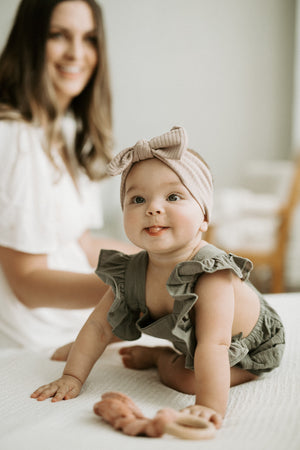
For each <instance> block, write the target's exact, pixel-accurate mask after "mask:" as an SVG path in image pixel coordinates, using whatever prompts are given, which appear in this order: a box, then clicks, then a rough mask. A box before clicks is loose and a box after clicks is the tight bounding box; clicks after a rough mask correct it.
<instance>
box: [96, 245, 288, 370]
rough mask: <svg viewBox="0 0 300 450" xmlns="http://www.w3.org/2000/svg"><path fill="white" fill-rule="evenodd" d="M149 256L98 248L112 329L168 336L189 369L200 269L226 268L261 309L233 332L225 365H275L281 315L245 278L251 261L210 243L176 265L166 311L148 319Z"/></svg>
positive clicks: (130, 335)
mask: <svg viewBox="0 0 300 450" xmlns="http://www.w3.org/2000/svg"><path fill="white" fill-rule="evenodd" d="M147 262H148V255H147V252H145V251H142V252H140V253H137V254H135V255H125V254H124V253H121V252H118V251H115V250H102V251H101V253H100V256H99V262H98V267H97V269H96V274H97V275H98V276H99V277H100V278H101V279H102V280H103V281H104V282H105V283H106V284H108V285H109V286H111V287H112V289H113V292H114V295H115V299H114V302H113V305H112V306H111V308H110V310H109V312H108V316H107V318H108V321H109V323H110V325H111V326H112V330H113V333H114V334H115V335H116V336H117V337H118V338H120V339H122V340H129V341H131V340H135V339H138V338H139V337H140V336H141V334H142V333H145V334H148V335H151V336H155V337H158V338H162V339H167V340H169V341H170V342H172V344H173V345H174V347H175V349H176V350H177V351H179V352H180V353H182V354H184V355H185V367H186V368H188V369H193V368H194V352H195V347H196V339H195V331H194V326H193V324H192V321H191V319H190V315H189V312H190V310H191V309H192V308H193V305H194V304H195V302H196V301H197V298H198V296H197V295H196V294H195V293H194V292H193V289H194V286H195V283H196V281H197V280H198V278H199V277H200V276H201V274H203V273H214V272H216V271H218V270H224V269H231V270H232V271H233V272H234V273H235V274H236V275H237V276H238V277H239V278H240V279H242V280H244V281H245V282H246V283H247V284H249V285H250V286H251V287H252V288H253V289H254V290H255V292H257V294H258V296H259V299H260V314H259V318H258V320H257V323H256V325H255V326H254V328H253V330H252V331H251V333H250V334H249V335H248V336H247V337H245V338H243V335H242V333H239V334H238V335H236V336H233V337H232V341H231V345H230V348H229V361H230V366H231V367H232V366H238V367H241V368H243V369H246V370H248V371H250V372H252V373H254V374H256V375H260V374H262V373H264V372H269V371H270V370H272V369H274V368H275V367H278V366H279V364H280V360H281V358H282V354H283V350H284V343H285V339H284V328H283V325H282V322H281V320H280V317H279V316H278V314H277V313H276V312H275V311H274V310H273V308H271V307H270V306H269V305H268V303H267V302H266V301H265V300H264V298H263V296H262V295H261V294H260V293H259V292H258V291H257V290H256V289H255V287H254V286H253V285H252V284H251V283H250V281H249V280H248V277H249V274H250V272H251V270H252V263H251V261H249V260H248V259H246V258H242V257H240V256H236V255H233V254H231V253H229V254H227V253H226V252H224V251H223V250H220V249H218V248H217V247H215V246H213V245H210V244H208V245H206V246H204V247H202V248H201V249H200V250H199V252H198V253H197V254H196V255H195V256H194V258H193V259H192V260H191V261H185V262H181V263H179V264H177V266H176V267H175V268H174V270H173V271H172V273H171V275H170V277H169V279H168V282H167V289H168V292H169V293H170V295H171V296H172V297H173V298H174V307H173V312H172V313H171V314H167V315H166V316H163V317H161V318H159V319H157V320H153V319H152V318H151V315H150V313H149V310H148V308H147V306H146V302H145V284H146V283H145V282H146V270H147Z"/></svg>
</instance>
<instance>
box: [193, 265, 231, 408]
mask: <svg viewBox="0 0 300 450" xmlns="http://www.w3.org/2000/svg"><path fill="white" fill-rule="evenodd" d="M195 292H196V293H197V295H198V301H197V303H196V305H195V332H196V339H197V346H196V351H195V357H194V370H195V379H196V405H201V406H204V407H207V408H211V409H212V410H213V411H216V412H217V413H219V414H220V415H221V416H222V417H223V416H224V414H225V411H226V407H227V402H228V395H229V388H230V365H229V357H228V349H229V347H230V344H231V336H232V324H233V317H234V291H233V285H232V274H231V272H230V271H229V270H223V271H219V272H216V273H214V274H205V275H202V276H201V277H200V278H199V280H198V283H197V285H196V289H195Z"/></svg>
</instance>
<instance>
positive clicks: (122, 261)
mask: <svg viewBox="0 0 300 450" xmlns="http://www.w3.org/2000/svg"><path fill="white" fill-rule="evenodd" d="M132 258H133V256H132V255H126V254H124V253H122V252H118V251H116V250H101V252H100V256H99V261H98V265H97V268H96V271H95V273H96V274H97V275H98V277H99V278H101V280H102V281H103V282H104V283H106V284H107V285H109V286H110V287H111V288H112V290H113V293H114V295H115V299H114V302H113V304H112V306H111V308H110V310H109V312H108V315H107V319H108V322H109V323H110V325H111V326H112V330H113V333H114V334H115V335H116V336H117V337H119V338H120V339H123V340H128V341H131V340H135V339H138V338H139V337H140V336H141V331H140V330H139V329H138V328H137V326H136V322H137V320H138V319H139V317H140V308H139V307H136V305H135V303H134V302H132V301H130V300H131V299H130V298H128V299H127V301H126V300H125V277H126V273H127V272H128V270H130V269H129V266H130V264H131V262H132ZM130 276H131V277H132V276H134V271H131V273H130ZM131 281H132V280H131Z"/></svg>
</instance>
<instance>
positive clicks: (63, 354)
mask: <svg viewBox="0 0 300 450" xmlns="http://www.w3.org/2000/svg"><path fill="white" fill-rule="evenodd" d="M72 345H73V342H69V344H66V345H63V346H62V347H59V348H58V349H56V350H55V352H54V353H53V355H52V356H51V358H50V359H53V360H54V361H67V359H68V356H69V353H70V350H71V348H72Z"/></svg>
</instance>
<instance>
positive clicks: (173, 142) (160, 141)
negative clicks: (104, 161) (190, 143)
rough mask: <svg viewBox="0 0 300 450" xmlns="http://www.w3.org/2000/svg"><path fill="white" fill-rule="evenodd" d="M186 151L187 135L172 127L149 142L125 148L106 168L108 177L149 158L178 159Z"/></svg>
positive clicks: (180, 128) (141, 142)
mask: <svg viewBox="0 0 300 450" xmlns="http://www.w3.org/2000/svg"><path fill="white" fill-rule="evenodd" d="M186 149H187V135H186V132H185V129H184V128H182V127H173V128H172V129H171V131H168V132H167V133H165V134H162V135H161V136H158V137H154V138H152V139H150V141H146V140H144V139H142V140H139V141H138V142H137V143H136V144H135V145H134V146H133V147H128V148H125V150H123V151H122V152H120V153H119V154H118V155H117V156H116V157H115V158H114V159H113V160H112V161H111V162H110V164H108V166H107V173H108V174H109V175H119V174H120V173H122V172H124V171H125V170H126V169H129V168H130V167H131V166H132V165H133V164H134V163H135V162H138V161H143V160H145V159H149V158H153V157H154V158H158V159H162V160H165V159H180V158H181V156H182V154H183V152H184V151H185V150H186Z"/></svg>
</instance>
